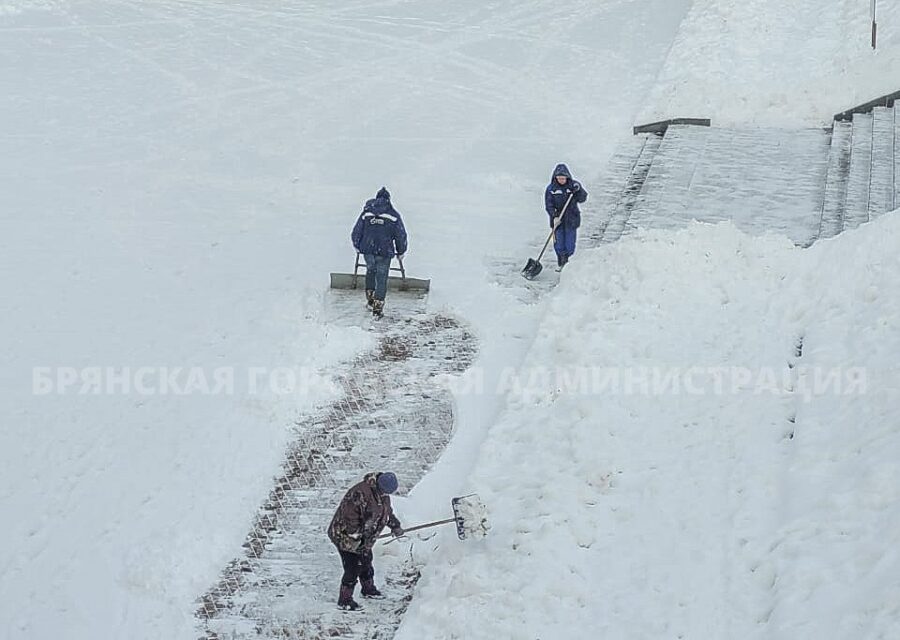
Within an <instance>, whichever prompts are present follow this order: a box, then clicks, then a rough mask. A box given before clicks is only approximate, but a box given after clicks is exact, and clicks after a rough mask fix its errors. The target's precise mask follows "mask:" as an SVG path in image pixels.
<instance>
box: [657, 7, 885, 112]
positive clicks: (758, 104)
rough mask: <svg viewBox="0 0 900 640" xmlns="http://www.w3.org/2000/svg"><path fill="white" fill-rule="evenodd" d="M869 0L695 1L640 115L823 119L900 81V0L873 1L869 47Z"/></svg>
mask: <svg viewBox="0 0 900 640" xmlns="http://www.w3.org/2000/svg"><path fill="white" fill-rule="evenodd" d="M871 4H872V2H870V1H869V0H827V1H824V2H823V1H822V0H791V2H775V1H773V0H696V1H695V2H694V3H693V5H692V7H691V11H690V13H689V15H688V16H687V18H686V19H685V21H684V23H683V25H682V29H681V30H680V32H679V35H678V37H677V39H676V41H675V44H674V45H673V47H672V51H671V53H670V55H669V56H668V59H667V60H666V64H665V67H664V68H663V71H662V72H661V74H660V77H659V82H658V83H657V85H656V87H655V88H654V91H653V95H652V97H651V98H650V100H649V101H648V102H647V104H646V105H645V106H644V108H643V109H642V112H641V118H640V120H642V121H648V122H649V121H653V120H658V119H661V118H672V117H689V116H693V117H707V118H708V117H712V118H713V119H714V120H715V123H716V124H720V125H727V124H740V125H748V124H751V123H757V124H761V125H769V126H781V127H785V126H793V125H807V126H819V125H822V124H827V123H830V122H831V117H832V115H834V114H835V113H838V112H841V111H843V110H845V109H849V108H851V107H852V106H854V105H856V104H861V103H863V102H868V101H869V100H873V99H875V98H877V97H879V96H881V95H885V94H888V93H892V92H894V91H897V90H900V83H898V78H897V71H896V70H897V68H898V67H900V5H898V4H897V3H896V2H889V1H885V0H878V1H877V2H876V3H874V4H875V5H876V9H877V10H876V18H877V22H878V40H877V48H876V49H875V50H874V51H873V50H872V48H871V17H870V5H871ZM726 96H727V97H726Z"/></svg>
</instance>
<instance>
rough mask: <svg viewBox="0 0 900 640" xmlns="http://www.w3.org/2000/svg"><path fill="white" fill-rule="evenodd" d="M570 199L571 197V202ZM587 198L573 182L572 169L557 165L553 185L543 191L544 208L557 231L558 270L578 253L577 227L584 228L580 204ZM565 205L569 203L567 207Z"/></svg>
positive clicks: (555, 234) (555, 235)
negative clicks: (576, 241) (576, 250)
mask: <svg viewBox="0 0 900 640" xmlns="http://www.w3.org/2000/svg"><path fill="white" fill-rule="evenodd" d="M569 196H571V197H572V199H571V201H570V200H569ZM587 196H588V194H587V191H585V190H584V188H583V187H582V186H581V185H580V184H579V183H578V182H576V181H575V180H573V179H572V174H571V173H569V168H568V167H567V166H566V165H564V164H558V165H556V168H555V169H554V170H553V176H552V177H551V178H550V184H549V185H547V189H546V190H545V191H544V207H545V208H546V210H547V214H548V215H549V216H550V227H551V228H553V229H555V232H554V235H553V249H554V250H555V251H556V262H557V264H558V265H559V269H562V268H563V267H564V266H565V264H566V263H567V262H568V261H569V258H570V257H572V254H574V253H575V240H576V239H577V236H578V227H580V226H581V210H580V209H579V208H578V205H579V204H580V203H582V202H584V201H585V200H587ZM566 202H569V206H568V207H566ZM564 208H565V211H563V209H564Z"/></svg>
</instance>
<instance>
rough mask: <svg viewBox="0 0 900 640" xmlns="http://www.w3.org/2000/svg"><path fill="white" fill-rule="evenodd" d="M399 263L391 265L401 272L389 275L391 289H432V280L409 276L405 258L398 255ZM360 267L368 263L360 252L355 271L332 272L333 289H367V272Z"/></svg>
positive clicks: (417, 291) (422, 290)
mask: <svg viewBox="0 0 900 640" xmlns="http://www.w3.org/2000/svg"><path fill="white" fill-rule="evenodd" d="M397 264H398V265H399V266H397V267H395V266H393V265H391V271H393V272H399V273H400V275H399V276H391V275H389V276H388V290H389V291H407V292H412V293H428V291H429V289H431V280H421V279H419V278H407V277H406V268H405V267H404V266H403V260H401V259H400V256H397ZM360 267H362V268H363V269H365V267H366V263H365V261H363V260H362V259H361V255H360V254H359V252H357V254H356V263H355V264H354V265H353V273H332V274H331V288H332V289H365V288H366V272H365V271H363V272H362V273H360V272H359V270H360Z"/></svg>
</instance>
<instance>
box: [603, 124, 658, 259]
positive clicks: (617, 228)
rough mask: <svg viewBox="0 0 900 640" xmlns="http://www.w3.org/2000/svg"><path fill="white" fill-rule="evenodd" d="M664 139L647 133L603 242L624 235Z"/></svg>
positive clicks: (607, 226)
mask: <svg viewBox="0 0 900 640" xmlns="http://www.w3.org/2000/svg"><path fill="white" fill-rule="evenodd" d="M667 135H668V134H667ZM664 140H665V137H664V136H659V135H655V134H647V138H646V139H645V140H644V146H643V147H642V148H641V152H640V154H639V155H638V158H637V160H636V161H635V163H634V168H633V169H632V170H631V175H629V176H628V182H627V183H626V185H625V189H624V192H623V193H622V197H621V198H620V200H619V203H618V204H617V205H616V208H615V210H614V211H613V213H612V215H611V216H610V218H609V222H608V223H607V224H606V227H605V228H604V230H603V237H602V241H603V242H605V243H608V242H614V241H616V240H618V239H619V238H620V237H622V234H623V233H624V232H625V228H626V224H627V222H628V219H629V218H630V217H631V213H632V210H633V209H634V207H635V205H636V203H637V202H638V200H639V198H640V197H641V192H642V191H643V189H644V184H645V182H646V180H647V175H648V174H649V172H650V169H651V167H652V165H653V159H654V158H655V157H656V154H657V153H658V152H659V149H660V147H661V146H662V145H663V141H664Z"/></svg>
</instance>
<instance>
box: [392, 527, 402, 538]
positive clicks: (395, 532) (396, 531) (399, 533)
mask: <svg viewBox="0 0 900 640" xmlns="http://www.w3.org/2000/svg"><path fill="white" fill-rule="evenodd" d="M403 533H404V531H403V527H394V528H393V529H391V535H393V536H394V537H395V538H399V537H400V536H402V535H403Z"/></svg>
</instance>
